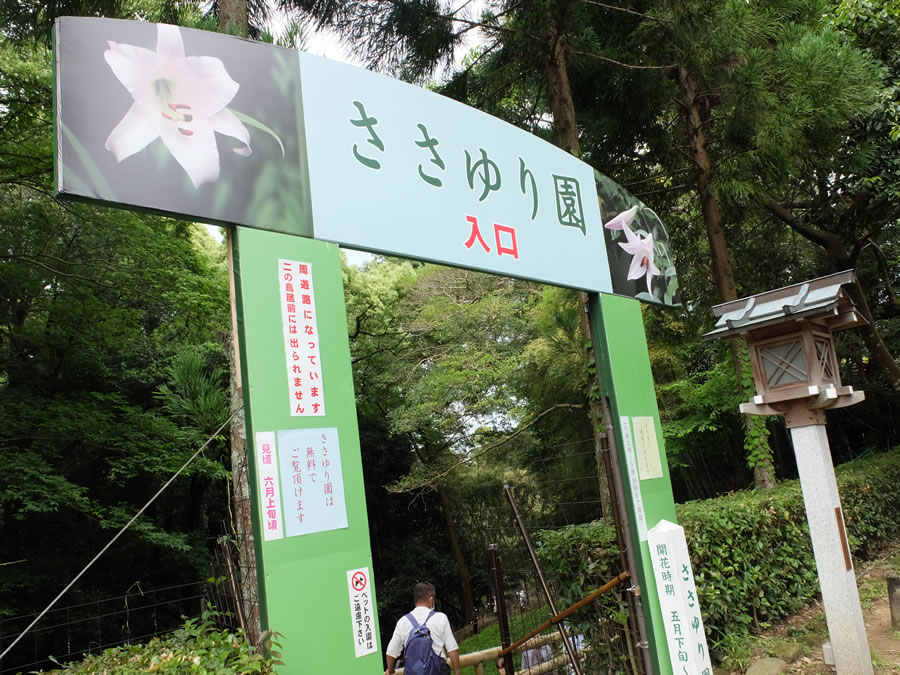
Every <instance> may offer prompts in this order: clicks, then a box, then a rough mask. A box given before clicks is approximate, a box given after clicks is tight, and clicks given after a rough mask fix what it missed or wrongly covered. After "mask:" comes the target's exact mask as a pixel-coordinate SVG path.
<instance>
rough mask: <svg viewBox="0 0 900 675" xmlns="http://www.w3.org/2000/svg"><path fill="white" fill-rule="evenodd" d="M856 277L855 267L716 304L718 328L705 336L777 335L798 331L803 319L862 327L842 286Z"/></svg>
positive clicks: (841, 326)
mask: <svg viewBox="0 0 900 675" xmlns="http://www.w3.org/2000/svg"><path fill="white" fill-rule="evenodd" d="M855 279H856V277H855V274H854V272H853V270H847V271H845V272H838V273H837V274H829V275H828V276H825V277H819V278H818V279H813V280H812V281H805V282H803V283H799V284H794V285H793V286H785V287H784V288H779V289H777V290H774V291H766V292H765V293H759V294H758V295H751V296H750V297H748V298H741V299H740V300H732V301H731V302H725V303H722V304H721V305H716V306H715V307H713V308H712V309H713V314H715V315H716V316H717V317H718V320H717V321H716V327H715V329H713V330H711V331H710V332H709V333H706V335H704V336H703V337H705V338H706V339H707V340H714V339H719V338H729V337H736V336H741V335H745V334H747V333H751V332H752V333H754V334H757V333H759V334H760V335H759V336H760V337H762V336H763V335H765V336H768V335H774V334H777V333H779V332H781V331H783V330H795V328H794V326H793V325H792V324H793V323H794V322H796V321H804V320H805V321H813V322H815V323H818V324H820V325H821V326H822V327H823V328H827V329H828V330H830V331H832V332H833V331H838V330H842V329H844V328H852V327H854V326H859V325H861V324H862V323H863V322H864V321H865V319H863V317H862V316H861V315H860V313H859V312H858V311H857V309H856V305H854V304H853V301H852V300H851V299H850V297H849V296H848V295H847V293H846V291H844V289H843V286H844V285H845V284H849V283H852V282H853V281H854V280H855ZM783 324H788V325H783ZM779 326H782V327H781V328H780V329H779V328H778V327H779Z"/></svg>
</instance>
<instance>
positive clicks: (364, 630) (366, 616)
mask: <svg viewBox="0 0 900 675" xmlns="http://www.w3.org/2000/svg"><path fill="white" fill-rule="evenodd" d="M347 591H348V593H349V594H350V622H351V624H352V625H353V646H354V648H355V649H356V658H359V657H360V656H365V655H366V654H371V653H373V652H376V651H378V638H377V637H376V631H375V614H374V602H373V598H372V583H371V581H370V577H369V568H368V567H361V568H359V569H355V570H350V571H348V572H347Z"/></svg>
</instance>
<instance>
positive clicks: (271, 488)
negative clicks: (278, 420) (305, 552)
mask: <svg viewBox="0 0 900 675" xmlns="http://www.w3.org/2000/svg"><path fill="white" fill-rule="evenodd" d="M256 475H257V477H258V478H259V512H260V514H261V518H260V520H261V521H262V531H263V539H264V540H265V541H269V540H270V539H281V538H282V537H283V536H284V519H283V518H282V515H281V490H279V486H278V449H277V448H276V447H275V432H274V431H259V432H257V434H256Z"/></svg>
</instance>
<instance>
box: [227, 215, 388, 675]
mask: <svg viewBox="0 0 900 675" xmlns="http://www.w3.org/2000/svg"><path fill="white" fill-rule="evenodd" d="M234 245H235V246H234V247H235V263H236V264H235V278H236V281H237V302H238V308H239V310H240V316H241V317H242V320H241V330H240V347H241V362H242V364H243V370H244V381H245V382H246V385H245V392H244V398H245V402H246V403H245V407H246V417H245V419H246V424H247V438H248V441H250V442H248V447H249V448H252V451H251V452H252V461H251V462H250V463H249V464H250V467H251V473H250V475H251V480H252V486H253V488H254V492H255V502H256V506H257V508H255V509H254V516H255V518H254V520H255V522H254V530H255V534H256V537H255V544H256V548H257V571H258V575H259V579H260V610H261V611H260V616H261V617H263V618H264V621H265V624H266V625H265V626H264V628H269V629H272V630H275V631H278V632H279V633H281V634H282V635H283V636H284V637H283V639H282V641H281V642H282V647H283V660H284V662H285V663H286V664H288V666H286V667H285V668H283V669H282V671H281V672H296V673H300V672H304V673H305V672H340V673H347V674H348V675H351V674H352V673H374V672H377V671H379V669H380V668H381V654H380V651H381V649H380V646H379V645H378V638H377V636H378V615H377V612H376V611H375V592H374V585H373V582H372V554H371V549H370V547H369V526H368V519H367V516H366V503H365V492H364V489H363V474H362V460H361V458H360V449H359V433H358V430H357V425H356V403H355V398H354V393H353V374H352V372H351V369H350V345H349V340H348V337H347V318H346V312H345V308H344V288H343V282H342V277H341V261H340V253H339V251H338V247H337V246H335V245H334V244H326V243H324V242H319V241H313V240H310V239H301V238H299V237H291V236H287V235H283V234H277V233H272V232H263V231H260V230H251V229H239V230H238V231H237V233H236V236H235V241H234ZM295 356H296V358H295ZM298 380H299V381H298ZM295 384H296V385H299V386H295ZM317 405H318V409H316V410H314V408H313V407H314V406H317ZM300 410H302V413H300V412H299V411H300ZM307 413H309V414H307ZM320 413H321V414H320Z"/></svg>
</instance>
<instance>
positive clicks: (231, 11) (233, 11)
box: [219, 0, 249, 37]
mask: <svg viewBox="0 0 900 675" xmlns="http://www.w3.org/2000/svg"><path fill="white" fill-rule="evenodd" d="M219 32H220V33H229V34H230V35H239V36H240V37H247V36H248V35H249V20H248V16H247V0H219Z"/></svg>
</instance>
